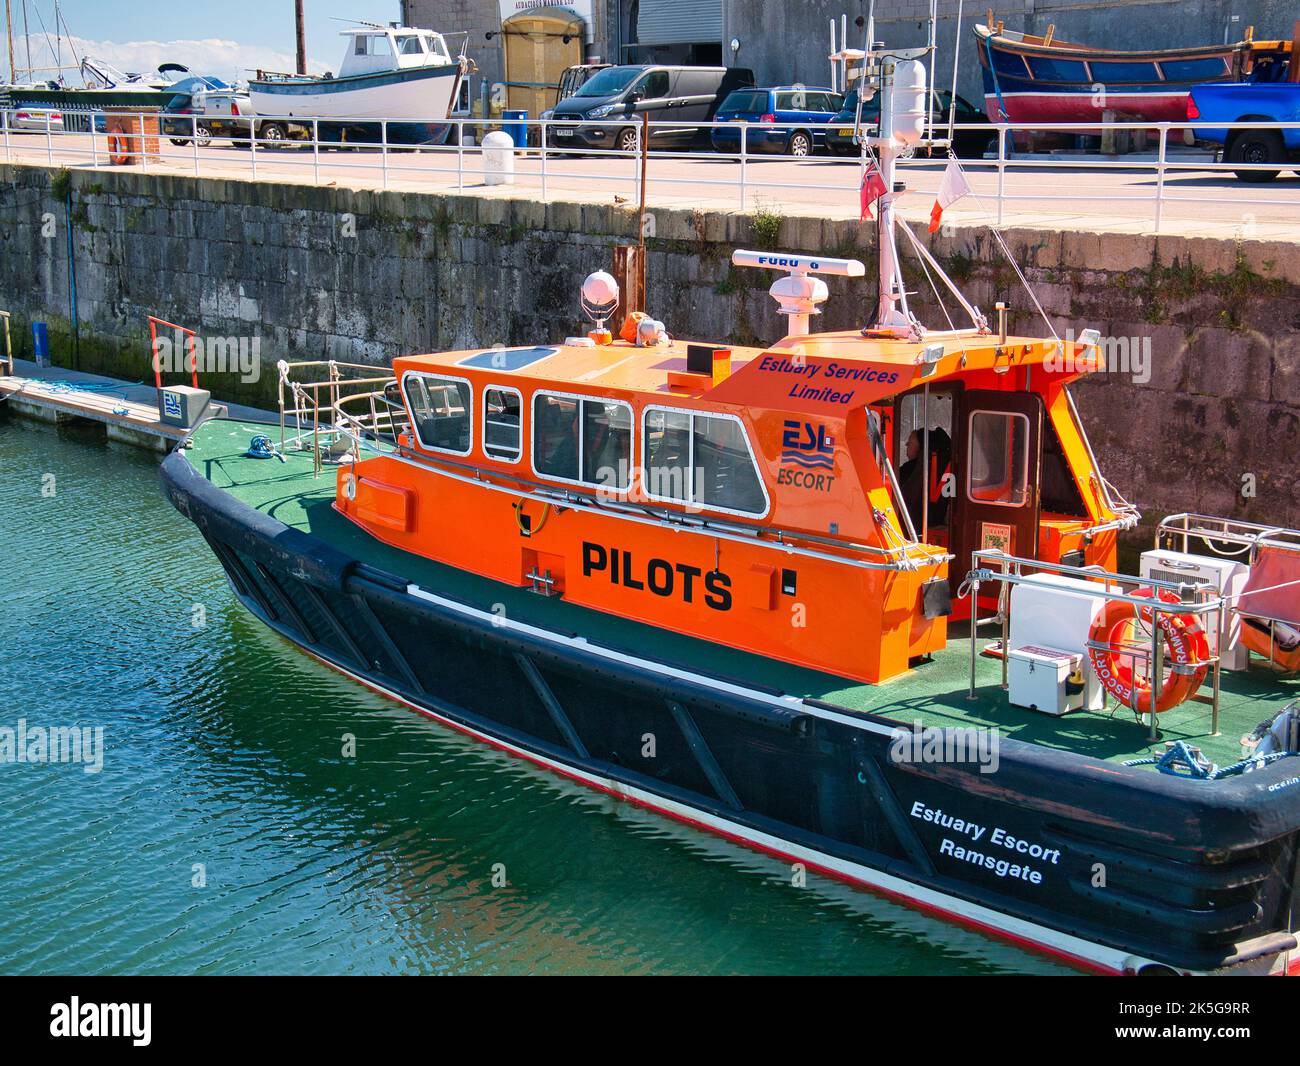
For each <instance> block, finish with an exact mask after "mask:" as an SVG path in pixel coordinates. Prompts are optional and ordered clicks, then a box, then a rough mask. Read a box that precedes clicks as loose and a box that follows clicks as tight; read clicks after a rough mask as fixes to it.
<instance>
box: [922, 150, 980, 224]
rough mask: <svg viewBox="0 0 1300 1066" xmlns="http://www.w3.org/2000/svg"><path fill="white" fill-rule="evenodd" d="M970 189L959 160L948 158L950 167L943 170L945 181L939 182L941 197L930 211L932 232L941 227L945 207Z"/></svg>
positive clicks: (949, 205)
mask: <svg viewBox="0 0 1300 1066" xmlns="http://www.w3.org/2000/svg"><path fill="white" fill-rule="evenodd" d="M970 191H971V188H970V185H969V184H968V183H967V181H966V174H965V172H964V171H963V170H962V169H961V167H959V166H958V165H957V160H955V159H950V160H948V167H947V169H946V170H944V172H943V181H941V182H940V183H939V198H938V199H937V200H935V202H934V207H933V209H931V211H930V232H931V233H934V232H935V231H936V230H937V229H938V228H939V222H940V221H941V220H942V219H943V212H944V208H947V207H951V206H952V205H953V204H955V203H956V202H957V201H958V200H960V199H961V198H962V197H963V196H965V195H966V194H967V193H968V192H970Z"/></svg>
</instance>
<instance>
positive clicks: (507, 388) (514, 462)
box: [480, 384, 524, 466]
mask: <svg viewBox="0 0 1300 1066" xmlns="http://www.w3.org/2000/svg"><path fill="white" fill-rule="evenodd" d="M489 392H509V393H513V394H514V396H515V398H516V399H517V400H518V401H519V426H518V429H519V453H518V454H517V455H516V456H515V457H514V458H513V459H503V458H501V456H499V455H493V454H492V453H491V452H489V451H488V439H487V430H488V393H489ZM500 424H502V425H504V424H505V423H500ZM480 443H481V446H482V448H483V455H484V457H485V458H487V459H489V460H490V461H491V462H494V463H506V464H508V465H510V466H518V465H519V464H520V463H522V462H523V461H524V394H523V393H522V392H520V391H519V390H518V389H517V388H515V387H514V386H513V385H497V384H485V385H484V386H483V426H482V440H481V442H480Z"/></svg>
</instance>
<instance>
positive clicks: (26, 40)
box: [23, 0, 32, 81]
mask: <svg viewBox="0 0 1300 1066" xmlns="http://www.w3.org/2000/svg"><path fill="white" fill-rule="evenodd" d="M23 44H24V46H25V47H26V49H27V72H26V74H27V76H26V78H25V79H24V80H26V81H30V80H31V77H32V35H31V32H30V31H29V30H28V29H27V0H23Z"/></svg>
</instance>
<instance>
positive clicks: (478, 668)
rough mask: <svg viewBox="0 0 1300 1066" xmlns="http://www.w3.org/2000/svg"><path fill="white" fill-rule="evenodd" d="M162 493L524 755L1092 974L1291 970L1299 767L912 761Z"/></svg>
mask: <svg viewBox="0 0 1300 1066" xmlns="http://www.w3.org/2000/svg"><path fill="white" fill-rule="evenodd" d="M162 477H163V483H164V491H165V494H166V495H167V497H168V499H169V500H170V501H171V502H172V504H173V505H174V506H175V507H176V508H177V509H178V510H179V511H180V512H181V513H182V514H184V515H185V516H186V517H187V518H189V519H190V520H191V521H192V522H193V523H194V524H195V525H196V526H197V527H198V529H199V530H200V532H201V533H202V534H203V536H204V538H205V539H206V540H207V542H208V544H209V545H210V546H211V548H212V550H213V551H214V553H215V554H216V555H217V558H218V559H219V560H220V562H221V564H222V566H223V567H224V569H225V571H226V573H227V576H228V577H229V579H230V582H231V585H232V587H233V589H234V591H235V592H236V594H237V595H238V596H239V598H240V600H241V601H242V602H243V603H244V604H245V605H246V606H247V607H248V609H249V610H251V611H252V612H253V613H254V614H255V615H257V616H258V617H259V618H260V619H261V620H262V621H263V622H265V623H266V624H267V625H269V626H270V627H271V628H273V629H275V630H276V631H277V632H279V633H281V634H283V635H284V636H285V637H287V638H288V639H290V640H292V641H293V642H294V643H296V644H298V645H300V646H301V647H303V648H304V649H306V650H307V651H308V652H310V653H311V654H313V655H315V656H317V657H319V658H320V659H322V660H324V661H326V662H327V663H329V664H331V665H333V666H334V667H336V668H337V669H340V670H342V671H343V672H345V673H346V674H348V675H350V676H352V677H354V678H356V679H358V680H360V681H362V682H364V683H366V684H368V685H370V686H372V687H374V688H376V689H378V690H380V691H382V692H384V693H386V694H388V695H391V696H392V697H394V698H395V699H398V700H401V701H402V702H404V703H407V704H409V705H410V706H412V707H415V708H417V709H419V710H421V711H423V712H425V713H427V714H429V715H430V716H432V717H435V718H437V719H439V720H441V721H444V722H446V723H448V724H450V725H452V726H454V727H456V728H458V729H461V730H463V731H465V732H467V733H470V734H472V735H474V736H476V737H479V738H481V739H483V740H484V741H486V742H488V743H491V744H494V745H496V746H498V747H501V748H504V749H506V750H508V751H510V752H512V753H514V754H516V755H518V756H519V757H521V758H525V759H529V760H530V761H533V762H535V763H539V764H541V765H543V766H546V767H548V768H550V769H552V770H555V771H556V772H558V773H561V774H563V775H565V776H567V777H570V778H573V779H575V780H578V781H581V782H582V783H584V784H587V785H590V786H592V787H595V788H600V789H603V790H605V791H607V792H611V793H613V794H616V795H619V796H622V797H623V798H627V799H629V800H632V801H634V802H637V803H641V804H643V805H645V806H647V807H651V808H653V809H656V810H659V811H662V812H663V813H666V814H668V815H670V816H672V817H676V818H679V819H681V820H683V821H686V822H690V823H692V824H695V825H698V826H701V827H702V828H706V829H710V830H712V831H715V832H718V833H721V834H723V835H725V836H728V837H730V838H732V839H735V840H738V841H741V842H744V843H746V844H749V845H751V846H754V847H758V848H761V849H763V850H765V851H768V852H771V853H773V854H777V855H780V856H783V857H785V858H787V859H789V860H790V861H792V862H801V863H803V864H805V865H806V866H807V867H809V868H813V869H818V870H821V871H823V872H825V873H827V874H829V875H831V876H834V877H838V878H841V879H844V880H847V881H851V882H853V883H856V884H860V885H862V886H864V887H867V888H871V889H874V890H876V891H879V892H882V893H884V894H886V895H889V896H891V897H894V898H897V899H900V900H903V901H904V902H907V903H910V904H913V905H915V906H918V907H920V908H922V909H924V910H926V911H929V912H931V913H934V914H937V915H940V916H943V917H945V918H949V919H952V920H954V921H957V922H960V923H963V924H966V925H968V926H972V927H976V928H979V929H982V930H985V931H988V932H990V933H993V934H996V935H999V936H1002V937H1005V938H1007V939H1010V940H1013V941H1015V942H1017V943H1021V944H1023V945H1025V946H1027V947H1031V948H1036V949H1039V950H1042V951H1044V952H1046V953H1049V954H1051V955H1054V956H1056V957H1058V958H1062V959H1065V960H1067V961H1070V962H1072V963H1075V964H1077V965H1080V966H1083V967H1086V968H1090V969H1095V970H1099V971H1103V972H1126V971H1127V972H1133V971H1137V970H1142V969H1146V968H1150V967H1157V968H1161V967H1168V968H1171V969H1174V970H1185V971H1202V972H1203V971H1216V970H1223V969H1232V970H1236V971H1238V972H1267V971H1269V970H1272V971H1277V970H1279V969H1285V968H1286V967H1287V964H1288V962H1289V961H1290V958H1291V956H1292V953H1293V949H1294V948H1295V946H1296V941H1295V938H1294V937H1293V936H1292V934H1291V930H1292V929H1293V928H1294V927H1295V925H1296V920H1295V918H1294V915H1293V912H1294V906H1295V901H1294V899H1293V885H1294V883H1295V874H1296V864H1297V854H1298V853H1297V827H1300V788H1297V787H1289V786H1288V785H1287V780H1288V777H1289V775H1292V774H1294V768H1293V767H1289V766H1287V765H1286V762H1287V761H1286V760H1284V761H1283V762H1282V763H1278V764H1274V765H1272V766H1269V767H1266V768H1264V769H1262V770H1259V771H1256V772H1255V773H1252V774H1249V775H1246V776H1242V777H1237V778H1232V779H1227V780H1223V781H1218V782H1213V783H1207V782H1203V781H1189V780H1184V779H1178V778H1172V777H1167V776H1163V775H1158V774H1155V773H1151V772H1144V771H1139V770H1133V769H1125V768H1123V767H1120V766H1116V765H1115V764H1112V763H1103V762H1100V761H1098V760H1094V759H1090V758H1084V757H1081V756H1076V755H1071V754H1068V753H1063V752H1059V751H1053V750H1049V749H1046V748H1042V747H1038V746H1035V745H1029V744H1024V743H1020V742H1017V741H1014V740H1009V739H1004V740H1003V741H1002V743H1001V748H1000V765H999V766H998V769H997V772H996V773H981V772H979V767H978V765H976V764H975V763H960V762H946V763H921V762H905V761H904V762H900V761H898V760H897V759H896V758H893V757H891V745H893V744H894V743H895V741H896V738H897V736H898V727H897V726H896V724H895V723H893V722H890V721H888V720H886V719H883V718H880V717H877V716H874V715H868V714H861V713H856V712H853V711H849V710H847V709H845V708H840V707H834V706H831V705H828V704H825V703H821V702H819V701H815V700H801V699H797V698H795V697H791V696H787V695H784V694H782V693H778V692H773V691H769V690H763V689H761V688H758V687H754V686H751V685H747V684H745V683H743V682H740V681H736V680H729V679H724V678H717V677H710V676H707V675H704V674H700V673H696V672H692V671H689V670H687V669H685V668H683V667H681V666H674V665H673V664H671V663H666V662H658V661H655V660H652V659H648V658H645V657H643V656H641V655H638V654H636V653H633V652H630V651H624V650H621V649H617V648H611V647H608V646H604V645H600V644H598V643H595V642H594V641H588V640H586V639H585V638H584V637H583V636H582V635H580V634H574V633H564V632H554V631H544V630H539V629H537V628H535V627H531V626H528V625H525V624H522V623H515V622H510V621H508V620H505V619H503V618H500V617H497V616H496V615H493V614H492V613H490V612H488V611H484V610H482V609H479V608H477V607H475V606H473V605H470V604H466V603H461V602H458V601H454V600H451V599H447V598H445V597H442V596H440V595H438V594H437V593H436V591H433V590H423V589H420V588H418V587H417V586H414V585H412V584H411V583H410V582H408V581H407V580H406V579H405V578H403V577H402V576H401V575H395V574H391V573H387V572H384V571H380V570H376V569H375V568H373V567H370V566H368V565H367V564H365V563H363V562H361V561H359V560H356V559H353V558H350V557H348V556H346V555H344V554H342V553H340V552H339V551H337V550H336V549H334V548H333V547H331V546H330V545H329V544H327V543H324V542H323V541H320V540H318V539H316V538H313V537H311V536H309V535H307V534H305V533H303V532H301V531H298V530H295V529H292V528H288V527H286V526H284V525H282V524H281V523H279V522H278V521H276V520H275V519H273V518H271V517H269V516H267V515H265V514H262V513H261V512H259V511H256V510H254V509H253V508H250V507H248V506H247V505H245V504H244V503H242V502H240V501H239V500H237V499H235V498H234V497H233V496H231V495H229V494H228V493H226V492H224V491H222V490H220V489H218V488H216V487H215V486H214V485H212V484H211V483H210V482H209V481H207V480H206V479H205V478H203V477H202V476H201V475H200V474H198V473H197V472H196V471H195V470H194V468H193V467H191V466H190V464H189V462H188V461H187V460H186V458H185V457H184V455H183V454H181V453H179V452H177V453H173V454H172V455H171V456H170V457H169V458H168V459H167V460H166V461H165V462H164V464H163V468H162ZM647 735H652V736H653V738H654V744H653V754H652V755H649V756H647V754H646V737H647ZM1292 783H1294V782H1292ZM954 819H960V825H961V826H962V828H958V824H957V823H956V822H954ZM975 828H982V830H983V832H981V833H980V835H979V836H975V835H974V829H975Z"/></svg>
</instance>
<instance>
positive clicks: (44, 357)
mask: <svg viewBox="0 0 1300 1066" xmlns="http://www.w3.org/2000/svg"><path fill="white" fill-rule="evenodd" d="M32 347H33V349H34V351H35V357H36V365H37V366H49V365H50V330H49V327H48V326H47V325H46V324H45V323H44V322H33V323H32Z"/></svg>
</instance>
